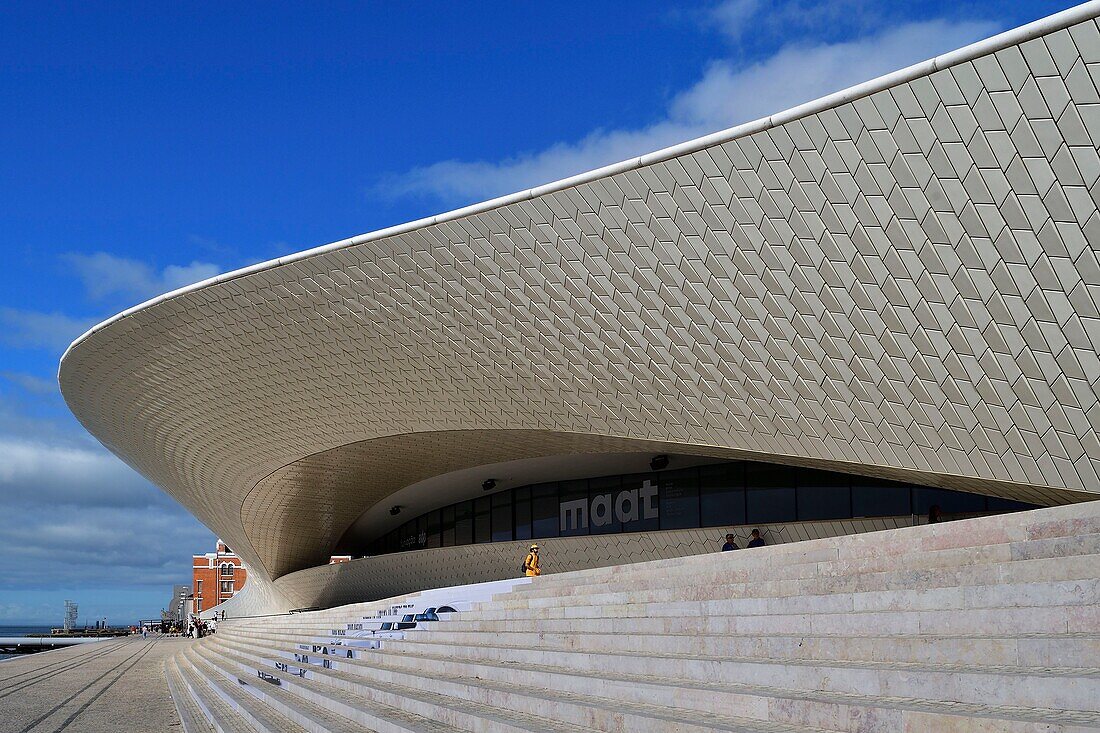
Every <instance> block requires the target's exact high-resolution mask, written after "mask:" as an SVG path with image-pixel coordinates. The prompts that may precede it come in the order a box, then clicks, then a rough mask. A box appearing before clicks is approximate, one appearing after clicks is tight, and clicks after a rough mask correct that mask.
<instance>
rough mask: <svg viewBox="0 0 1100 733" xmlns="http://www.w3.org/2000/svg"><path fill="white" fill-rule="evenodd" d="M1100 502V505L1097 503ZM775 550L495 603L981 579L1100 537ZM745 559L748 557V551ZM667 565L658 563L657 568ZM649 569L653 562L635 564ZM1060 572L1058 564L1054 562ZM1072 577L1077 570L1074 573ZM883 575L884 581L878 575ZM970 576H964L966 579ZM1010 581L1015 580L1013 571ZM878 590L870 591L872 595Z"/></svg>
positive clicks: (532, 589) (567, 576)
mask: <svg viewBox="0 0 1100 733" xmlns="http://www.w3.org/2000/svg"><path fill="white" fill-rule="evenodd" d="M1097 503H1100V502H1097ZM771 550H772V548H759V549H756V550H753V551H752V552H753V553H755V554H757V555H760V556H762V557H763V559H761V560H759V561H758V562H754V563H751V564H750V563H747V562H744V561H742V560H741V557H742V556H741V554H739V553H737V552H724V553H717V552H716V553H712V554H709V555H701V556H695V557H692V558H683V559H690V560H695V561H698V560H700V558H702V559H703V560H705V562H703V563H700V562H693V563H691V564H687V565H682V566H663V567H660V568H647V569H645V571H644V572H643V571H639V570H636V569H630V570H624V571H622V572H621V573H617V574H611V575H600V576H590V575H588V573H589V572H590V571H578V572H577V573H576V574H574V573H561V574H557V575H543V576H541V577H539V578H535V579H534V582H532V583H531V584H529V585H527V586H524V587H523V588H522V589H517V590H516V591H514V592H513V593H510V594H506V595H498V596H497V597H496V598H495V599H494V600H497V601H506V602H518V601H523V600H527V599H534V598H547V597H567V596H568V597H574V596H577V597H582V596H585V595H588V594H589V593H591V592H592V591H593V590H594V589H595V590H596V591H597V592H615V591H621V592H637V591H644V590H650V589H654V588H663V589H682V588H687V589H695V588H705V587H708V586H712V585H725V584H731V583H748V584H753V583H760V582H771V583H775V582H782V581H799V580H819V581H821V580H828V579H845V578H863V577H867V578H868V581H867V582H873V581H875V580H879V582H885V580H886V579H889V578H891V577H893V578H902V579H904V578H906V577H911V576H913V575H914V574H915V573H918V572H925V573H930V574H931V573H934V572H935V571H944V572H945V573H950V572H952V571H967V572H969V573H971V574H979V573H980V572H981V569H982V568H985V567H989V566H997V567H1000V568H1002V569H1003V570H1006V571H1007V570H1008V569H1010V568H1013V567H1014V566H1016V564H1017V563H1024V562H1028V561H1033V560H1044V559H1046V560H1051V559H1061V558H1076V557H1082V556H1096V555H1100V534H1090V535H1083V536H1079V537H1073V538H1063V537H1058V538H1050V539H1040V540H1034V541H1028V542H1024V543H1016V544H1003V545H990V546H985V547H980V548H947V549H941V550H934V551H926V552H919V553H917V554H914V555H912V556H897V555H893V554H885V555H882V556H872V557H868V558H862V559H860V560H858V561H850V560H849V561H837V560H835V559H824V557H825V556H826V555H828V553H827V552H825V551H820V550H819V551H814V552H812V553H806V554H807V555H808V557H803V556H800V557H799V558H798V559H797V560H792V559H791V558H772V557H770V554H771ZM744 554H748V553H747V552H746V553H744ZM656 562H660V563H664V562H665V561H654V563H656ZM636 564H637V565H649V564H651V563H636ZM1049 565H1050V566H1051V567H1057V565H1058V563H1049ZM1070 572H1072V571H1070ZM878 574H882V575H883V576H884V578H883V579H876V578H874V577H873V576H875V575H878ZM964 577H965V576H964ZM1006 577H1007V578H1010V579H1011V577H1012V575H1011V572H1010V571H1009V575H1007V576H1006ZM873 589H874V588H869V590H873Z"/></svg>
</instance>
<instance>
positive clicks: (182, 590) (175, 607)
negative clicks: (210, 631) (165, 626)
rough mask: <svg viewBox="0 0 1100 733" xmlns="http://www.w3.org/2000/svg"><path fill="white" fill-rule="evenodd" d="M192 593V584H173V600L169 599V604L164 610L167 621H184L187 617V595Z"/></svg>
mask: <svg viewBox="0 0 1100 733" xmlns="http://www.w3.org/2000/svg"><path fill="white" fill-rule="evenodd" d="M190 595H191V586H188V585H173V586H172V600H170V601H168V606H167V607H166V610H165V612H164V620H165V621H179V622H182V621H183V620H184V619H186V618H187V597H188V596H190Z"/></svg>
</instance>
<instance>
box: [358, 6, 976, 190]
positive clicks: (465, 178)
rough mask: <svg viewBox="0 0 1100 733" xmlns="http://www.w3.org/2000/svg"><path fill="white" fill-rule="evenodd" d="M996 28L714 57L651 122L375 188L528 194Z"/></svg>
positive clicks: (916, 30) (435, 167) (910, 27)
mask: <svg viewBox="0 0 1100 733" xmlns="http://www.w3.org/2000/svg"><path fill="white" fill-rule="evenodd" d="M729 7H730V10H729V13H730V14H731V15H732V16H734V17H737V18H740V19H741V20H740V22H744V20H745V19H751V18H753V17H754V13H755V12H756V10H755V6H754V5H753V4H752V3H751V2H742V3H734V4H731V5H730V6H729ZM730 22H733V21H732V20H731V21H730ZM996 29H997V28H996V26H995V24H993V23H989V22H978V21H967V22H953V21H946V20H932V21H926V22H918V23H907V24H904V25H901V26H898V27H895V28H892V29H890V30H887V31H884V32H880V33H877V34H875V35H871V36H867V37H864V38H860V39H857V40H851V41H845V42H840V43H829V44H818V45H806V44H795V45H788V46H785V47H783V48H782V49H781V50H779V51H778V52H777V53H775V54H774V55H772V56H770V57H768V58H766V59H764V60H762V61H760V62H757V63H754V64H751V65H748V66H739V65H736V64H735V63H734V62H732V61H730V60H728V59H727V60H718V61H714V62H712V63H711V64H710V65H709V66H708V67H707V68H706V70H705V71H704V73H703V75H702V78H700V79H699V81H698V82H696V83H695V84H694V85H693V86H692V87H690V88H689V89H687V90H685V91H683V92H681V93H680V94H678V95H676V96H675V97H674V98H673V99H672V101H671V103H670V104H669V105H668V108H667V109H666V110H665V113H664V115H663V116H662V118H661V119H659V120H658V121H656V122H654V123H652V124H650V125H647V126H645V127H641V128H637V129H620V130H603V129H598V130H595V131H593V132H591V133H590V134H588V135H587V136H586V137H584V138H583V139H581V140H579V141H577V142H559V143H556V144H554V145H551V146H549V147H547V148H546V149H544V150H540V151H535V152H530V153H523V154H520V155H516V156H513V157H510V158H506V159H504V160H501V161H496V162H493V161H462V160H446V161H441V162H438V163H434V164H432V165H429V166H425V167H421V168H415V169H413V170H410V171H408V172H406V173H404V174H401V175H396V176H391V177H388V178H386V179H384V180H382V181H381V182H380V184H379V185H378V186H377V187H376V189H375V192H376V193H378V194H380V195H384V196H388V197H398V196H407V195H429V196H433V197H435V198H437V199H439V200H441V201H442V202H444V203H446V204H449V205H454V204H458V203H465V202H469V201H471V200H478V199H485V198H489V197H492V196H499V195H502V194H506V193H510V192H512V191H518V190H522V189H524V188H529V187H532V186H537V185H540V184H543V183H547V182H550V181H554V180H557V179H560V178H564V177H566V176H569V175H573V174H576V173H581V172H583V171H586V170H591V169H593V168H597V167H600V166H602V165H607V164H609V163H614V162H617V161H620V160H625V159H627V158H631V157H634V156H638V155H642V154H644V153H648V152H651V151H653V150H658V149H660V148H663V147H667V146H669V145H673V144H675V143H679V142H683V141H685V140H689V139H691V138H695V137H699V136H701V135H705V134H708V133H711V132H716V131H718V130H722V129H725V128H728V127H732V126H734V125H736V124H740V123H742V122H748V121H750V120H754V119H757V118H760V117H764V116H767V115H769V114H774V113H776V112H780V111H782V110H784V109H787V108H790V107H793V106H795V105H798V104H801V103H803V102H807V101H809V100H812V99H816V98H817V97H820V96H823V95H825V94H829V93H831V92H834V91H838V90H840V89H844V88H846V87H849V86H852V85H853V84H858V83H860V82H863V81H866V80H868V79H872V78H874V77H876V76H880V75H882V74H885V73H888V72H890V71H894V70H896V69H899V68H902V67H905V66H908V65H909V64H912V63H915V62H917V61H921V60H923V59H926V58H930V57H932V56H935V55H936V54H938V53H942V52H944V51H947V50H951V49H954V48H957V47H959V46H962V45H965V44H967V43H970V42H973V41H975V40H978V39H980V38H982V37H985V36H987V35H989V34H991V33H992V32H994V31H996Z"/></svg>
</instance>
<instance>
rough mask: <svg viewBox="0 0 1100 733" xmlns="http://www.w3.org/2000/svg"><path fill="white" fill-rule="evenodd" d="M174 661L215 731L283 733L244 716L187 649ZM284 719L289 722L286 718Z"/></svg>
mask: <svg viewBox="0 0 1100 733" xmlns="http://www.w3.org/2000/svg"><path fill="white" fill-rule="evenodd" d="M175 661H176V664H177V668H178V669H179V671H180V675H181V677H182V679H183V682H184V685H185V686H186V687H187V690H188V692H189V693H190V694H191V696H192V698H193V699H194V700H195V702H196V704H197V705H198V706H199V708H200V709H201V710H202V712H203V715H205V716H206V720H207V721H208V722H209V723H210V725H211V726H213V728H214V730H216V731H218V733H274V732H275V731H279V732H280V733H282V729H281V728H280V727H279V726H273V727H269V726H264V725H263V724H262V723H260V722H258V721H257V720H249V719H247V718H246V717H245V716H244V715H243V714H242V713H241V710H240V708H239V706H237V705H234V704H233V702H231V700H232V698H231V697H230V696H229V695H228V693H227V692H225V690H224V689H223V688H224V685H223V684H222V682H221V681H220V680H218V679H211V678H209V677H208V676H207V675H206V674H205V673H204V672H203V670H202V669H200V668H198V667H196V666H195V664H194V660H193V657H191V655H189V654H187V653H186V651H185V652H181V653H180V654H177V655H176V657H175ZM286 722H287V723H288V725H289V721H286ZM286 730H287V731H288V733H289V731H295V730H296V731H301V730H302V729H301V728H300V727H297V728H294V727H291V728H287V729H286Z"/></svg>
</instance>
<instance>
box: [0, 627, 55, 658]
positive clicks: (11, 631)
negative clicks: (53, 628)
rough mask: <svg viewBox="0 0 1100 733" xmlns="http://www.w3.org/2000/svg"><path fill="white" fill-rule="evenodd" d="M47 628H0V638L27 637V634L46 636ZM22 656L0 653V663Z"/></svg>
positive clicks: (48, 631) (48, 628)
mask: <svg viewBox="0 0 1100 733" xmlns="http://www.w3.org/2000/svg"><path fill="white" fill-rule="evenodd" d="M48 633H50V627H49V626H0V636H27V635H28V634H48ZM22 656H24V655H22V654H4V653H2V652H0V661H2V660H4V659H11V658H12V657H22Z"/></svg>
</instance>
